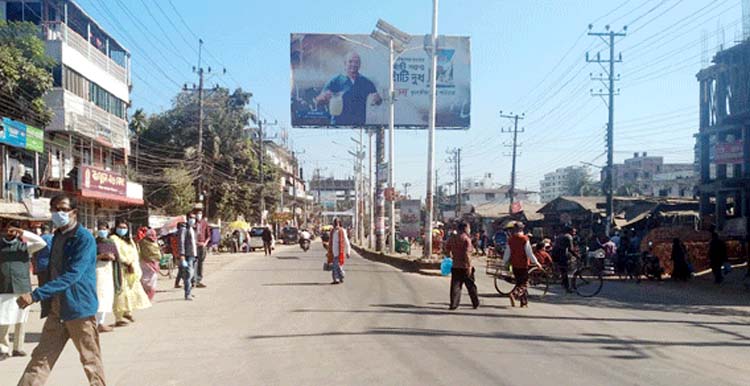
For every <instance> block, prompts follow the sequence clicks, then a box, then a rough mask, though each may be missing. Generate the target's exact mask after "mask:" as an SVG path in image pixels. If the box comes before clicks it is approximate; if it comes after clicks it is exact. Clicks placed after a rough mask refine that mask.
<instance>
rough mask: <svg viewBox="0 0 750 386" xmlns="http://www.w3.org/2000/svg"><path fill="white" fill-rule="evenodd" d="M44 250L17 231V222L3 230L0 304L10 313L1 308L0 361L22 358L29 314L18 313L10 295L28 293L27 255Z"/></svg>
mask: <svg viewBox="0 0 750 386" xmlns="http://www.w3.org/2000/svg"><path fill="white" fill-rule="evenodd" d="M46 246H47V244H45V242H44V240H42V238H41V237H39V236H38V235H36V234H34V233H32V232H28V231H24V230H23V229H21V224H20V223H19V222H18V221H12V222H11V223H10V224H9V226H8V228H7V229H6V230H5V237H3V238H2V239H0V302H2V303H4V304H5V305H8V306H10V307H9V308H11V309H12V310H9V309H6V307H3V309H5V311H6V312H4V313H2V314H0V360H2V359H5V358H7V357H8V356H9V355H12V356H14V357H23V356H26V353H25V352H24V351H23V344H24V340H25V337H26V332H25V331H24V324H25V323H26V319H28V317H29V313H28V312H27V311H26V312H24V311H22V310H20V309H18V307H17V306H16V305H15V303H14V300H15V296H14V294H23V293H27V292H29V291H31V276H30V275H29V270H30V269H29V268H30V263H31V254H33V253H35V252H37V251H39V250H41V249H43V248H44V247H46ZM5 302H9V303H5ZM14 311H15V312H14ZM11 327H14V332H13V350H12V351H11V347H10V346H11V345H10V342H9V341H8V333H9V332H10V328H11Z"/></svg>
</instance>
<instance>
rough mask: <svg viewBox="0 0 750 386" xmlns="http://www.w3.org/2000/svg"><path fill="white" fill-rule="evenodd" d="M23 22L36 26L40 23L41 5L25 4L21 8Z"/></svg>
mask: <svg viewBox="0 0 750 386" xmlns="http://www.w3.org/2000/svg"><path fill="white" fill-rule="evenodd" d="M23 18H24V20H26V21H28V22H31V23H34V24H36V25H39V24H41V22H42V3H32V2H28V1H27V2H25V3H24V8H23Z"/></svg>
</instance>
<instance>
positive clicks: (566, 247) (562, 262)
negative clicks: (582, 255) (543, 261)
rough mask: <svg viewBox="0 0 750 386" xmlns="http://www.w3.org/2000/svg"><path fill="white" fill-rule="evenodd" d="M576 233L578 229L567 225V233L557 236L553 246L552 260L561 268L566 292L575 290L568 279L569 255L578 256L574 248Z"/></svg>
mask: <svg viewBox="0 0 750 386" xmlns="http://www.w3.org/2000/svg"><path fill="white" fill-rule="evenodd" d="M575 235H576V229H575V228H573V227H565V233H563V234H561V235H559V236H557V238H556V239H555V246H554V247H553V248H552V260H554V261H555V263H557V266H558V268H560V276H561V277H562V286H563V288H565V292H568V293H570V292H573V291H571V289H570V282H569V280H568V256H569V255H573V256H575V257H576V258H578V257H579V256H578V253H576V251H575V250H574V249H573V237H575Z"/></svg>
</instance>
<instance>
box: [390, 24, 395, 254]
mask: <svg viewBox="0 0 750 386" xmlns="http://www.w3.org/2000/svg"><path fill="white" fill-rule="evenodd" d="M388 54H389V55H388V116H389V118H388V187H389V188H391V189H393V190H394V191H395V181H394V178H393V175H394V171H393V170H394V168H395V165H394V160H393V159H394V153H395V152H396V149H394V142H395V138H396V134H395V130H394V128H395V120H396V113H395V100H394V92H393V38H392V37H391V38H389V39H388ZM395 214H396V202H395V201H393V200H391V201H390V202H389V203H388V218H389V219H390V221H389V222H388V223H389V232H388V234H389V236H388V237H389V242H390V243H389V244H388V252H390V253H393V251H394V250H395V247H394V245H395V244H396V218H395V217H396V216H395Z"/></svg>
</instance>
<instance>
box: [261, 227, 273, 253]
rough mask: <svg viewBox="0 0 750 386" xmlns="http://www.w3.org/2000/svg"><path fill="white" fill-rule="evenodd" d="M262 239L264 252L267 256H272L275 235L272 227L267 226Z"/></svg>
mask: <svg viewBox="0 0 750 386" xmlns="http://www.w3.org/2000/svg"><path fill="white" fill-rule="evenodd" d="M260 238H261V239H262V240H263V252H265V255H266V256H271V251H272V249H273V248H272V242H273V233H271V227H270V226H269V225H266V226H265V227H264V228H263V233H262V234H261V236H260Z"/></svg>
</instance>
